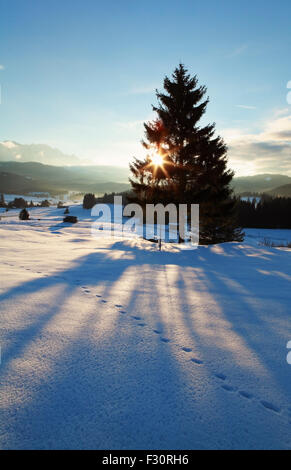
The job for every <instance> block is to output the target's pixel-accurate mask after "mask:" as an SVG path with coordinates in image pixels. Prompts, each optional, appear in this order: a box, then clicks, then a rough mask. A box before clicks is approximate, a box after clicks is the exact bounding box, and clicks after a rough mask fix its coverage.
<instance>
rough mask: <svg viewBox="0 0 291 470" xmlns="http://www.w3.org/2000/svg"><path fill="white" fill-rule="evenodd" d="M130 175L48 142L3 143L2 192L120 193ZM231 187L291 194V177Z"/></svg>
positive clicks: (254, 179) (249, 179)
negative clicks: (84, 162)
mask: <svg viewBox="0 0 291 470" xmlns="http://www.w3.org/2000/svg"><path fill="white" fill-rule="evenodd" d="M48 163H49V164H48ZM72 164H73V165H72ZM69 165H71V166H69ZM128 177H129V169H128V168H124V167H114V166H109V165H108V166H106V165H95V166H94V165H90V166H84V165H80V160H79V159H78V158H77V157H76V156H74V155H65V154H64V153H62V152H61V151H60V150H58V149H53V148H52V147H50V146H48V145H41V144H32V145H23V144H18V143H17V142H12V141H4V142H0V193H1V192H2V193H15V194H28V193H32V192H49V193H51V194H62V193H64V192H67V191H77V192H93V193H95V194H103V193H104V192H107V193H108V192H113V191H114V192H121V191H126V190H127V189H129V188H130V185H129V181H128ZM232 186H233V189H234V191H235V193H236V194H240V195H249V196H251V195H254V194H255V193H268V194H271V195H274V196H284V197H291V177H289V176H285V175H280V174H262V175H255V176H243V177H235V178H234V179H233V181H232Z"/></svg>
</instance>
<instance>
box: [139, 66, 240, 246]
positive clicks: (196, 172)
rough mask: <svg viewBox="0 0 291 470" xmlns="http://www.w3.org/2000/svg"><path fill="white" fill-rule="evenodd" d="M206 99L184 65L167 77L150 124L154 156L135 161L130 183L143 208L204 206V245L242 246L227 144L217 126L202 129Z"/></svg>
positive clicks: (148, 133) (148, 146)
mask: <svg viewBox="0 0 291 470" xmlns="http://www.w3.org/2000/svg"><path fill="white" fill-rule="evenodd" d="M205 94H206V88H205V87H204V86H199V85H198V79H197V76H196V75H195V76H193V77H191V76H190V75H189V74H188V71H187V69H186V68H185V67H184V65H182V64H180V65H179V66H178V67H177V68H176V69H175V70H174V73H173V74H172V77H171V79H170V78H168V77H165V79H164V92H159V91H156V96H157V100H158V105H157V106H153V110H154V111H155V112H156V113H157V119H156V120H155V121H152V122H148V123H145V124H144V127H145V140H143V141H142V144H143V146H144V147H145V148H146V149H147V150H148V155H147V156H146V158H145V159H143V160H140V159H137V158H135V159H134V161H133V163H132V164H131V165H130V170H131V172H132V175H133V176H132V178H131V179H130V182H131V185H132V188H133V191H134V194H135V200H136V201H138V202H139V203H141V204H142V205H144V204H146V203H149V202H151V203H156V202H162V203H168V202H174V203H175V204H179V203H187V204H191V203H193V204H199V205H200V243H206V244H210V243H220V242H225V241H234V240H237V241H242V239H243V234H242V232H241V229H240V228H239V227H238V226H237V220H236V207H237V202H236V200H235V198H234V197H233V194H232V190H231V188H230V183H231V180H232V178H233V172H232V171H230V170H229V169H227V148H226V145H225V143H224V141H223V139H222V138H221V137H220V136H215V124H209V125H206V126H201V125H199V121H200V119H201V118H202V116H203V115H204V113H205V111H206V107H207V104H208V98H206V99H205ZM158 156H159V157H158Z"/></svg>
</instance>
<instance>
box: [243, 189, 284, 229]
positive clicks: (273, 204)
mask: <svg viewBox="0 0 291 470" xmlns="http://www.w3.org/2000/svg"><path fill="white" fill-rule="evenodd" d="M238 222H239V224H240V226H241V227H244V228H281V229H291V198H290V197H289V198H285V197H271V196H267V195H262V196H261V198H260V199H259V200H258V199H256V198H253V199H252V200H250V199H249V200H242V199H240V200H239V201H238Z"/></svg>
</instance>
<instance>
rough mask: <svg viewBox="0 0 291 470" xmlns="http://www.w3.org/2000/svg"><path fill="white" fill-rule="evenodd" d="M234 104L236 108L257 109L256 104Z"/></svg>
mask: <svg viewBox="0 0 291 470" xmlns="http://www.w3.org/2000/svg"><path fill="white" fill-rule="evenodd" d="M236 106H237V107H238V108H242V109H257V108H256V106H249V105H246V104H237V105H236Z"/></svg>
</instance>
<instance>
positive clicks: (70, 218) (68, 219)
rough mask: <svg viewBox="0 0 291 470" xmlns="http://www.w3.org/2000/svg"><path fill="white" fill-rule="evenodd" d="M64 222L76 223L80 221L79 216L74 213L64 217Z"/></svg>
mask: <svg viewBox="0 0 291 470" xmlns="http://www.w3.org/2000/svg"><path fill="white" fill-rule="evenodd" d="M63 222H69V223H70V224H76V223H77V222H78V217H75V216H74V215H67V216H66V217H64V218H63Z"/></svg>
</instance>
